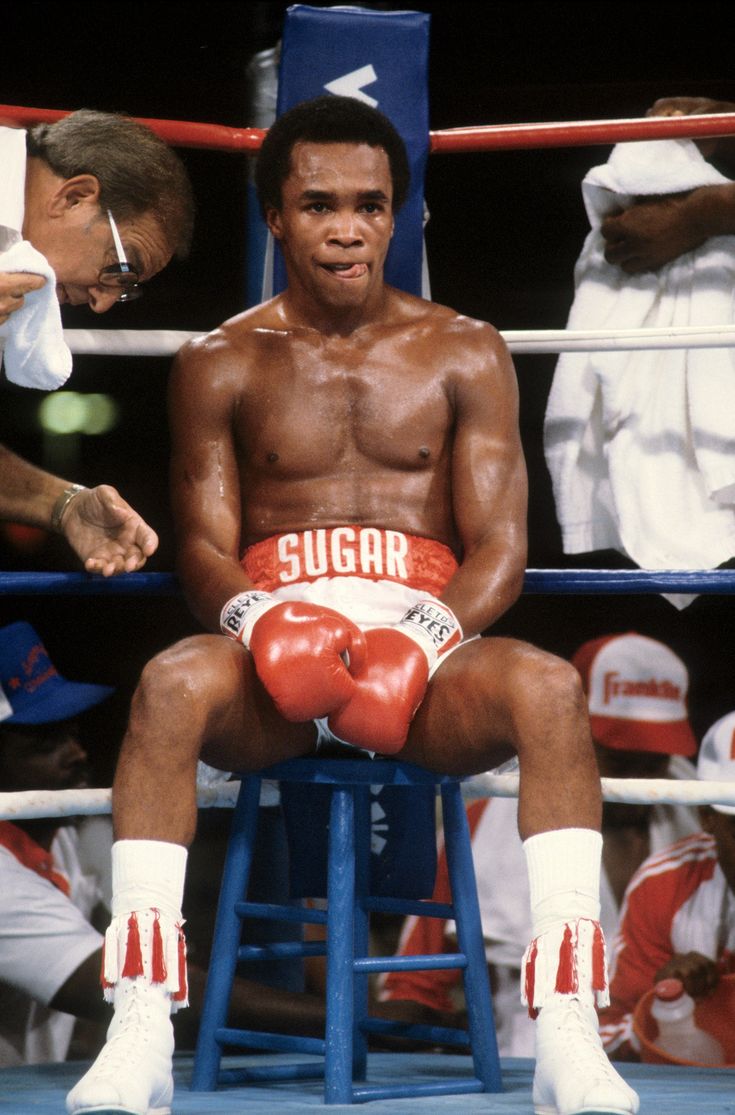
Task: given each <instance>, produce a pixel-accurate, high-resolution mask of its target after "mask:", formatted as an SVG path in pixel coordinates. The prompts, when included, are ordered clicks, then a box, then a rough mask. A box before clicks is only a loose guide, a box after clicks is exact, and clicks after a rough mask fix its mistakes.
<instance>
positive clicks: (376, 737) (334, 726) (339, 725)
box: [329, 627, 429, 755]
mask: <svg viewBox="0 0 735 1115" xmlns="http://www.w3.org/2000/svg"><path fill="white" fill-rule="evenodd" d="M365 641H366V645H367V661H366V663H365V666H364V667H363V669H362V670H359V671H355V692H354V694H353V695H352V696H351V697H350V699H349V701H348V702H347V703H346V704H344V705H343V706H342V708H339V709H338V710H337V711H336V712H333V713H332V714H331V715H330V717H329V728H330V731H332V732H334V734H335V735H336V736H338V737H339V739H342V740H344V741H345V742H346V743H351V744H354V746H355V747H364V748H366V749H367V750H368V751H378V752H380V754H381V755H395V754H396V753H397V752H398V751H400V750H401V748H402V747H403V745H404V744H405V742H406V739H407V737H408V729H409V727H410V725H411V721H412V720H413V717H414V715H415V713H416V709H417V708H418V707H419V705H420V704H421V701H422V699H423V696H424V693H425V692H426V686H427V683H428V680H429V666H428V663H427V661H426V655H425V654H424V652H423V651H422V650H421V648H420V647H418V646H417V645H416V643H415V642H414V641H413V640H412V639H410V638H408V636H406V635H404V634H403V633H402V632H401V631H399V630H398V629H397V628H395V627H375V628H373V630H372V631H366V632H365Z"/></svg>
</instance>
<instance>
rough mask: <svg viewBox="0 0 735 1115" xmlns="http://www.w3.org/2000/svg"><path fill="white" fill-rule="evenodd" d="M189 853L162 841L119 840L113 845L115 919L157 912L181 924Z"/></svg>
mask: <svg viewBox="0 0 735 1115" xmlns="http://www.w3.org/2000/svg"><path fill="white" fill-rule="evenodd" d="M186 859H187V850H186V848H184V847H183V845H181V844H169V843H167V842H166V841H163V840H117V841H116V842H115V843H114V844H113V845H112V915H113V917H120V916H122V915H124V914H129V913H131V912H132V911H133V910H149V909H151V908H155V909H158V910H160V911H161V913H162V914H163V915H164V916H165V917H167V918H170V919H171V921H172V922H180V921H181V904H182V901H183V896H184V878H185V875H186Z"/></svg>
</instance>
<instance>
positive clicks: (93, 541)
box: [61, 484, 158, 577]
mask: <svg viewBox="0 0 735 1115" xmlns="http://www.w3.org/2000/svg"><path fill="white" fill-rule="evenodd" d="M61 533H62V534H63V535H64V537H65V538H66V540H67V542H68V543H69V545H70V546H71V548H72V549H73V550H74V551H75V553H76V554H77V555H78V557H79V558H80V559H81V561H82V562H83V563H84V568H85V569H86V570H87V572H88V573H101V574H102V575H103V576H104V577H111V576H112V575H113V574H115V573H134V572H135V570H137V569H140V568H141V567H142V566H143V565H145V563H146V561H147V559H148V558H149V557H150V556H151V554H153V553H155V551H156V549H157V547H158V536H157V535H156V532H155V531H154V530H152V529H151V527H149V526H148V524H147V523H146V522H144V521H143V519H141V517H140V515H138V513H137V512H136V511H134V510H133V508H132V507H131V506H130V505H129V504H128V503H126V502H125V500H124V499H123V498H122V496H121V495H120V494H119V493H118V492H117V491H116V490H115V489H114V488H112V487H110V485H109V484H99V485H98V486H97V487H96V488H88V489H85V490H84V491H81V492H79V494H78V495H76V496H75V497H74V499H73V500H71V502H70V503H69V506H68V507H67V509H66V511H65V512H64V516H63V518H62V520H61Z"/></svg>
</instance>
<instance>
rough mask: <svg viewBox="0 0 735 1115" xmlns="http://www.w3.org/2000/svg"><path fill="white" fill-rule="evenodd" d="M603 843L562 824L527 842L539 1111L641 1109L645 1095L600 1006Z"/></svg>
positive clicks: (527, 965)
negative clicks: (608, 1049)
mask: <svg viewBox="0 0 735 1115" xmlns="http://www.w3.org/2000/svg"><path fill="white" fill-rule="evenodd" d="M601 848H602V841H601V838H600V834H599V833H597V832H594V831H593V830H591V829H559V830H556V831H553V832H546V833H541V834H539V835H538V836H533V837H531V838H530V839H529V840H527V841H526V842H525V843H524V849H525V851H526V860H527V863H528V869H529V883H530V887H531V909H532V914H533V921H534V932H535V936H534V939H533V941H532V942H531V944H530V945H529V947H528V949H527V950H526V954H525V956H524V959H523V968H522V976H521V978H522V987H521V996H522V999H523V1001H524V1003H526V1004H527V1005H528V1009H529V1012H530V1013H531V1015H532V1017H535V1018H536V1070H535V1073H534V1080H533V1107H534V1112H535V1113H536V1115H636V1112H637V1111H638V1106H639V1101H638V1096H637V1095H636V1093H635V1092H634V1091H633V1089H632V1088H630V1087H629V1086H628V1085H627V1084H626V1083H625V1081H624V1080H623V1079H622V1077H621V1076H620V1075H619V1074H618V1073H617V1072H616V1070H615V1069H614V1068H613V1066H612V1064H611V1063H610V1061H609V1059H608V1057H607V1054H606V1053H605V1051H604V1049H603V1048H602V1042H601V1041H600V1036H599V1033H598V1026H597V1013H596V1010H595V1006H607V1005H608V1003H609V994H608V987H607V965H606V959H605V941H604V937H603V934H602V929H601V928H600V925H599V922H598V920H597V919H598V917H599V900H598V897H597V896H598V894H599V867H600V853H601ZM563 911H565V913H564V912H563Z"/></svg>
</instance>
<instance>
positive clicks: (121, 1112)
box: [66, 840, 187, 1115]
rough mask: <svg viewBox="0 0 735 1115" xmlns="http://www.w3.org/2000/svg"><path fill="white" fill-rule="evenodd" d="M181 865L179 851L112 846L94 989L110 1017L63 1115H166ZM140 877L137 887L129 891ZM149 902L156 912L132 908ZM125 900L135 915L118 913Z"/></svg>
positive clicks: (179, 991) (177, 995)
mask: <svg viewBox="0 0 735 1115" xmlns="http://www.w3.org/2000/svg"><path fill="white" fill-rule="evenodd" d="M150 857H154V859H153V861H152V862H153V866H152V867H151V859H150ZM146 860H147V863H146V862H145V861H146ZM185 863H186V850H185V849H184V848H182V847H180V846H179V845H173V844H164V843H162V842H158V841H143V840H141V841H122V842H118V843H117V844H115V845H114V847H113V914H116V915H117V916H115V917H113V921H112V924H111V925H110V928H109V929H108V930H107V933H106V935H105V949H104V962H103V971H102V982H103V988H104V994H105V998H106V999H107V1000H108V1002H112V1003H114V1008H115V1011H114V1015H113V1018H112V1022H111V1023H110V1026H109V1029H108V1031H107V1042H106V1044H105V1046H104V1048H103V1049H102V1051H101V1053H100V1054H99V1056H98V1057H97V1059H96V1061H95V1062H94V1064H93V1065H92V1067H91V1068H90V1069H89V1071H88V1072H87V1073H86V1074H85V1075H84V1076H83V1077H82V1079H81V1080H80V1081H79V1083H78V1084H76V1085H75V1087H74V1088H72V1090H71V1092H70V1093H69V1095H68V1096H67V1099H66V1110H67V1112H69V1115H170V1112H171V1102H172V1099H173V1090H174V1087H173V1053H174V1035H173V1027H172V1025H171V1014H172V1013H173V1012H174V1011H175V1010H177V1009H178V1008H179V1007H181V1006H186V1005H187V1004H186V995H187V987H186V949H185V943H184V934H183V930H182V928H181V925H182V922H181V915H180V913H179V912H178V909H177V906H178V907H180V904H181V892H182V891H183V873H184V865H185ZM141 864H143V866H142V867H141ZM140 875H142V876H143V881H142V883H141V882H136V883H135V885H134V886H133V885H130V884H132V880H133V878H138V877H139V876H140ZM157 875H158V876H159V878H158V880H157V879H156V876H157ZM156 883H159V884H162V885H159V886H156ZM156 890H157V891H158V895H157V896H156V894H155V891H156ZM154 897H158V899H159V900H160V901H161V906H160V907H159V906H155V907H150V906H149V907H147V908H141V906H140V905H139V904H138V903H139V902H141V900H150V899H152V898H154ZM130 900H133V901H134V902H135V908H133V909H132V910H130V909H129V910H127V911H125V912H123V911H122V909H121V908H122V907H124V906H125V905H127V904H128V902H129V901H130Z"/></svg>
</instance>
